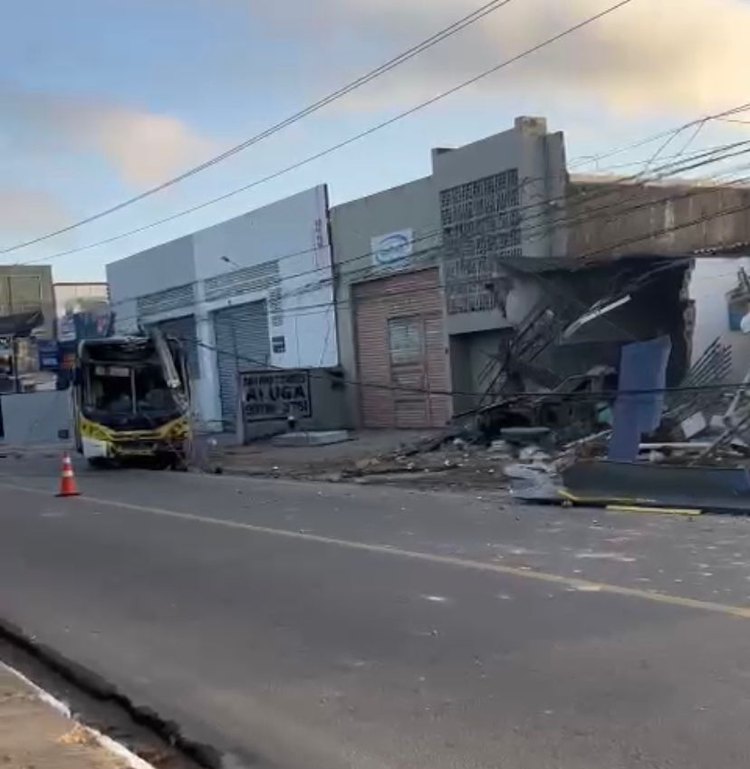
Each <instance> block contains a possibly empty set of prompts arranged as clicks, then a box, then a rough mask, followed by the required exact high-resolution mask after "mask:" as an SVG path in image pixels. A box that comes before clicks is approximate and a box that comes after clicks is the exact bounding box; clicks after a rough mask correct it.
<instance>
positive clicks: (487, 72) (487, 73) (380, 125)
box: [0, 0, 633, 255]
mask: <svg viewBox="0 0 750 769" xmlns="http://www.w3.org/2000/svg"><path fill="white" fill-rule="evenodd" d="M631 2H633V0H619V2H617V3H615V4H614V5H611V6H610V7H609V8H605V9H604V10H603V11H600V12H599V13H597V14H595V15H593V16H590V17H588V18H586V19H584V20H583V21H581V22H578V23H577V24H574V25H573V26H571V27H568V28H567V29H565V30H563V31H562V32H559V33H557V34H556V35H553V36H552V37H549V38H547V39H546V40H543V41H542V42H540V43H537V44H536V45H534V46H532V47H531V48H527V49H526V50H524V51H522V52H521V53H519V54H516V55H515V56H512V57H511V58H509V59H505V60H504V61H502V62H500V63H499V64H496V65H495V66H493V67H490V68H489V69H487V70H485V71H484V72H481V73H479V74H478V75H475V76H473V77H471V78H469V79H468V80H464V81H463V82H462V83H459V84H458V85H456V86H453V87H452V88H449V89H448V90H446V91H442V92H441V93H439V94H437V95H436V96H433V97H432V98H430V99H427V100H426V101H423V102H420V103H419V104H417V105H415V106H414V107H411V108H409V109H408V110H405V111H403V112H400V113H398V114H397V115H394V116H393V117H391V118H388V119H387V120H384V121H382V122H380V123H378V124H376V125H374V126H371V127H370V128H368V129H366V130H364V131H361V132H360V133H358V134H355V135H353V136H350V137H349V138H348V139H345V140H343V141H340V142H337V143H336V144H334V145H331V146H329V147H327V148H326V149H324V150H321V151H320V152H317V153H315V154H314V155H310V156H308V157H306V158H303V159H302V160H299V161H297V162H295V163H292V164H291V165H289V166H286V167H285V168H282V169H281V170H279V171H276V172H274V173H272V174H268V175H267V176H264V177H262V178H260V179H257V180H255V181H254V182H251V183H250V184H246V185H244V186H242V187H239V188H237V189H235V190H232V191H231V192H228V193H225V194H223V195H220V196H219V197H217V198H214V199H212V200H209V201H206V202H204V203H201V204H199V205H196V206H193V207H191V208H188V209H186V210H184V211H181V212H178V213H176V214H173V215H172V216H169V217H166V218H164V219H161V220H159V221H158V222H154V223H151V224H149V225H145V226H143V227H139V228H136V229H135V230H131V231H130V232H128V233H125V234H123V235H121V236H117V237H116V238H110V239H108V240H107V241H104V242H102V243H99V244H98V245H104V244H105V243H111V242H112V241H113V240H116V239H119V237H126V236H127V235H134V234H137V233H139V232H143V231H144V230H147V229H150V228H152V227H155V226H157V225H159V224H165V223H166V222H170V221H173V220H174V219H178V218H180V217H182V216H186V215H187V214H191V213H194V212H195V211H199V210H201V209H203V208H206V207H207V206H210V205H213V204H214V203H218V202H220V201H223V200H226V199H227V198H230V197H233V196H234V195H238V194H239V193H241V192H245V191H247V190H249V189H252V188H254V187H257V186H259V185H261V184H265V183H267V182H269V181H272V180H274V179H277V178H279V177H280V176H284V175H285V174H287V173H290V172H291V171H295V170H297V169H298V168H302V167H303V166H306V165H308V164H310V163H312V162H313V161H315V160H319V159H320V158H323V157H326V156H327V155H330V154H332V153H334V152H337V151H338V150H340V149H343V148H344V147H347V146H349V145H350V144H353V143H355V142H357V141H359V140H361V139H364V138H365V137H367V136H370V135H372V134H374V133H376V132H377V131H381V130H382V129H384V128H386V127H388V126H390V125H393V124H394V123H397V122H400V121H401V120H404V119H405V118H407V117H410V116H411V115H413V114H415V113H417V112H419V111H421V110H423V109H425V108H426V107H429V106H432V105H433V104H436V103H438V102H440V101H442V100H443V99H446V98H448V97H449V96H452V95H453V94H454V93H457V92H458V91H461V90H463V89H464V88H468V87H469V86H471V85H474V84H476V83H478V82H480V81H481V80H483V79H484V78H486V77H489V76H490V75H493V74H495V73H496V72H498V71H500V70H501V69H504V68H505V67H508V66H510V65H511V64H515V63H516V62H517V61H520V60H521V59H523V58H525V57H527V56H530V55H531V54H534V53H536V52H537V51H539V50H541V49H543V48H545V47H547V46H548V45H552V44H553V43H556V42H557V41H559V40H561V39H563V38H565V37H568V36H569V35H572V34H574V33H575V32H578V31H579V30H580V29H582V28H584V27H586V26H588V25H590V24H593V23H594V22H596V21H598V20H600V19H602V18H603V17H605V16H608V15H609V14H611V13H614V12H615V11H617V10H619V9H620V8H622V7H624V6H626V5H628V4H630V3H631ZM269 130H270V129H269ZM188 173H190V172H188ZM183 177H184V175H183ZM183 177H177V178H176V179H175V180H172V181H170V182H168V183H165V184H163V185H160V186H159V187H156V188H153V190H151V191H147V192H144V193H141V195H139V196H136V197H134V198H131V199H130V200H129V201H125V202H123V203H120V204H118V205H117V206H113V207H111V208H109V209H107V210H105V211H102V212H100V213H98V214H94V215H92V216H90V217H87V218H86V219H84V220H81V221H79V222H76V223H74V224H71V225H68V226H67V227H64V228H61V229H59V230H56V231H55V232H51V233H47V234H46V235H41V236H39V237H37V238H34V239H32V240H28V241H26V242H24V243H19V244H16V245H15V246H11V247H9V248H5V249H0V255H2V254H8V253H11V252H13V251H17V250H19V249H21V248H26V247H27V246H31V245H34V244H36V243H40V242H42V241H44V240H48V239H49V238H52V237H55V236H56V235H60V234H62V233H64V232H69V231H70V230H72V229H74V228H76V227H80V226H81V225H83V224H88V223H89V222H92V221H94V220H96V219H101V218H102V217H104V216H107V215H108V214H111V213H114V212H115V211H118V210H120V209H121V208H124V207H125V206H126V205H130V204H131V203H132V202H136V201H137V200H141V199H142V198H143V197H145V196H148V195H150V194H153V193H154V192H156V191H158V190H160V189H163V188H164V186H165V185H166V186H168V185H169V184H173V183H176V181H180V180H181V179H182V178H183ZM89 247H93V246H89ZM87 248H88V247H87ZM70 253H76V249H71V251H69V252H68V253H67V254H65V255H69V254H70Z"/></svg>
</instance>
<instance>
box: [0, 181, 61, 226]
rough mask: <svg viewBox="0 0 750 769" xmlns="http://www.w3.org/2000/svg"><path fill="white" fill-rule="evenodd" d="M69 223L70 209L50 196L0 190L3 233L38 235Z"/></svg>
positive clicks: (12, 188) (34, 192)
mask: <svg viewBox="0 0 750 769" xmlns="http://www.w3.org/2000/svg"><path fill="white" fill-rule="evenodd" d="M69 222H70V216H69V213H68V211H67V209H66V208H65V207H64V206H63V205H62V203H60V202H59V201H58V200H57V199H56V198H55V197H53V196H52V195H50V194H49V193H47V192H43V191H41V190H33V189H24V188H14V187H5V188H4V187H0V232H3V233H6V232H7V233H11V234H15V235H36V234H38V233H41V232H47V231H49V230H51V229H55V228H58V227H63V226H64V225H66V224H68V223H69Z"/></svg>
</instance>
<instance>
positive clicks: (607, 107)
mask: <svg viewBox="0 0 750 769" xmlns="http://www.w3.org/2000/svg"><path fill="white" fill-rule="evenodd" d="M613 3H614V0H511V2H509V3H508V4H507V5H506V6H504V7H502V8H500V9H499V10H497V11H495V12H493V13H492V14H490V15H489V16H487V17H486V18H484V19H483V20H481V21H479V22H477V23H476V24H474V25H472V26H471V27H469V28H468V29H466V30H464V31H462V32H460V33H459V34H457V35H455V36H454V37H452V38H450V39H449V40H447V41H445V42H443V43H441V44H439V45H437V46H435V47H434V48H432V49H431V50H430V51H429V52H427V53H425V54H422V55H421V56H419V57H417V58H415V59H414V60H412V61H410V62H409V63H407V64H405V65H403V66H401V67H398V68H397V69H395V70H394V71H392V72H390V73H388V74H387V75H385V76H383V77H382V78H378V79H377V80H376V81H374V82H372V83H370V84H368V85H367V86H365V87H363V88H361V89H358V90H357V91H355V92H354V93H352V94H350V95H348V96H347V97H345V98H343V99H341V100H339V101H337V102H335V103H334V104H332V105H330V106H328V107H327V108H325V109H324V110H321V111H320V112H318V113H316V114H315V115H313V116H310V117H308V118H306V119H304V120H302V121H300V122H298V123H296V124H295V125H293V126H290V127H289V128H286V129H285V130H283V131H281V132H278V133H276V134H274V135H273V136H271V137H269V138H268V139H267V140H264V141H263V142H260V143H258V144H256V145H254V146H253V147H250V148H248V149H247V150H245V151H243V152H242V153H241V154H239V155H236V156H234V157H232V158H230V159H228V160H225V161H224V162H222V163H219V164H217V165H216V166H214V167H212V168H211V169H209V170H207V171H205V172H203V173H200V174H197V175H196V176H194V177H192V178H190V179H189V180H186V181H185V182H183V183H180V184H178V185H175V186H174V187H171V188H169V189H167V190H165V191H163V192H160V193H158V194H157V195H154V196H152V197H149V198H147V199H145V200H143V201H141V202H139V203H137V204H135V205H133V206H129V207H127V208H125V209H123V210H121V211H118V212H117V213H116V214H113V215H111V216H107V217H105V218H103V219H101V220H98V221H96V222H92V223H90V224H88V225H85V226H82V227H79V228H76V229H74V230H72V231H70V232H67V233H64V234H62V235H59V236H57V237H55V238H53V239H50V240H48V241H45V242H44V243H40V244H37V245H35V246H30V247H27V248H24V249H20V250H17V251H12V252H11V253H7V254H5V255H3V256H0V263H3V264H9V263H21V264H26V263H35V262H47V261H48V262H49V263H50V264H52V265H53V268H54V276H55V280H64V281H72V280H84V281H85V280H102V279H103V278H104V265H105V264H106V263H108V262H111V261H113V260H116V259H120V258H122V257H124V256H128V255H130V254H132V253H136V252H138V251H141V250H143V249H145V248H149V247H151V246H153V245H156V244H158V243H161V242H165V241H168V240H172V239H174V238H176V237H179V236H181V235H184V234H186V233H189V232H193V231H195V230H198V229H201V228H202V227H205V226H208V225H211V224H214V223H216V222H219V221H223V220H225V219H228V218H230V217H232V216H236V215H238V214H241V213H243V212H245V211H249V210H252V209H254V208H258V207H260V206H262V205H265V204H267V203H271V202H273V201H275V200H278V199H280V198H283V197H286V196H288V195H291V194H294V193H296V192H299V191H300V190H303V189H307V188H309V187H311V186H313V185H315V184H319V183H323V182H325V183H327V184H328V185H329V191H330V197H331V202H332V203H333V204H335V203H340V202H344V201H346V200H351V199H354V198H356V197H360V196H362V195H367V194H371V193H373V192H377V191H379V190H381V189H385V188H387V187H390V186H394V185H397V184H402V183H404V182H407V181H409V180H411V179H414V178H417V177H420V176H424V175H427V174H429V172H430V148H431V147H433V146H458V145H461V144H465V143H467V142H470V141H474V140H476V139H480V138H482V137H484V136H488V135H490V134H493V133H496V132H498V131H502V130H505V129H507V128H510V127H511V126H512V123H513V119H514V117H515V116H517V115H538V116H544V117H546V118H547V120H548V124H549V127H550V129H551V130H562V131H564V133H565V140H566V146H567V152H568V157H569V159H571V166H572V170H575V171H578V172H581V171H591V172H594V171H599V172H622V169H627V168H637V167H638V166H637V165H633V166H630V167H628V166H624V165H621V164H625V163H631V164H637V163H639V162H641V161H644V160H646V159H647V158H648V157H649V156H650V155H651V154H653V152H654V150H656V149H658V147H659V144H658V143H656V144H651V145H645V146H644V147H642V148H639V149H638V150H633V151H631V152H628V153H625V154H624V155H619V156H616V157H614V158H611V159H608V160H606V161H604V162H603V163H599V164H596V163H593V162H587V161H586V158H587V157H590V156H592V155H596V154H598V153H602V152H607V151H609V150H611V149H613V148H616V147H618V146H622V145H627V144H630V143H633V142H637V141H638V140H640V139H642V138H645V137H648V136H651V135H653V134H655V133H658V132H659V131H662V130H664V129H667V128H672V127H675V126H678V125H680V124H682V123H685V122H687V121H690V120H695V119H697V118H700V117H702V116H704V115H708V114H712V113H715V112H718V111H721V110H725V109H728V108H731V107H734V106H737V105H740V104H743V103H745V102H750V86H748V72H750V68H749V65H748V55H747V40H748V39H750V0H631V2H630V3H629V4H628V5H626V6H625V7H623V8H621V9H619V10H617V11H615V12H614V13H612V14H610V15H609V16H607V17H606V18H604V19H602V20H600V21H598V22H596V23H594V24H592V25H590V26H588V27H586V28H585V29H582V30H579V31H578V32H576V33H575V34H573V35H571V36H570V37H568V38H566V39H564V40H561V41H559V42H557V43H555V44H553V45H550V46H548V47H546V48H545V49H543V50H542V51H539V52H537V53H535V54H532V55H530V56H528V57H525V58H524V59H522V60H521V61H519V62H517V63H515V64H513V65H511V66H508V67H507V68H505V69H503V70H501V71H500V72H498V73H497V74H495V75H493V76H491V77H489V78H486V79H484V80H482V81H481V82H480V83H478V84H476V85H474V86H472V87H470V88H466V89H463V90H461V91H460V92H459V93H457V94H454V95H453V96H450V97H449V98H447V99H445V100H443V101H441V102H439V103H438V104H436V105H433V106H431V107H429V108H427V109H425V110H423V111H421V112H419V113H417V114H415V115H412V116H410V117H408V118H406V119H404V120H402V121H399V122H397V123H395V124H393V125H391V126H389V127H388V128H386V129H384V130H382V131H378V132H376V133H374V134H372V135H371V136H369V137H367V138H365V139H363V140H362V141H359V142H356V143H354V144H352V145H350V146H348V147H346V148H344V149H342V150H340V151H338V152H335V153H332V154H330V155H327V156H326V157H324V158H321V159H319V160H316V161H314V162H312V163H309V164H307V165H305V166H304V167H302V168H300V169H298V170H296V171H293V172H291V173H288V174H284V175H282V176H280V177H279V178H277V179H274V180H273V181H270V182H268V183H263V184H260V185H258V186H255V187H253V188H252V189H250V190H248V191H246V192H243V193H241V194H238V195H235V196H233V197H231V198H229V199H227V200H224V201H222V202H221V203H218V204H215V205H212V206H208V207H206V208H203V209H202V210H200V211H199V212H195V213H193V214H190V215H188V216H184V217H181V218H178V219H176V220H174V221H171V222H169V223H168V224H164V225H160V226H157V227H153V228H151V229H148V230H147V231H145V232H143V233H140V234H138V235H134V236H129V237H126V238H121V239H119V240H116V241H114V242H111V243H109V244H107V245H103V246H98V247H95V248H90V249H85V250H82V251H79V252H77V253H75V254H70V255H67V256H60V254H62V253H64V252H66V251H69V250H71V249H78V248H81V247H84V246H87V245H88V244H91V243H96V242H97V241H100V240H103V239H108V238H111V237H113V236H116V235H118V234H119V233H122V232H126V231H128V230H131V229H134V228H138V227H142V226H144V225H147V224H150V223H151V222H154V221H157V220H159V219H161V218H164V217H168V216H171V215H172V214H175V213H177V212H180V211H182V210H184V209H187V208H190V207H192V206H195V205H199V204H200V203H203V202H204V201H207V200H210V199H211V198H214V197H217V196H219V195H222V194H224V193H226V192H229V191H231V190H234V189H236V188H238V187H241V186H243V185H247V184H250V183H251V182H253V181H254V180H256V179H260V178H262V177H264V176H267V175H268V174H272V173H274V172H276V171H278V170H280V169H282V168H284V167H286V166H288V165H291V164H293V163H295V162H297V161H299V160H301V159H304V158H305V157H307V156H309V155H312V154H315V153H317V152H319V151H321V150H322V149H325V148H326V147H328V146H330V145H333V144H335V143H337V142H339V141H341V140H344V139H346V138H347V137H349V136H351V135H353V134H356V133H358V132H360V131H363V130H365V129H366V128H368V127H370V126H372V125H374V124H376V123H379V122H381V121H383V120H386V119H387V118H389V117H391V116H392V115H394V114H396V113H399V112H401V111H403V110H406V109H409V108H410V107H412V106H414V105H415V104H417V103H419V102H421V101H424V100H426V99H429V98H431V97H432V96H434V95H435V94H437V93H439V92H441V91H444V90H446V89H448V88H451V87H452V86H454V85H456V84H458V83H460V82H462V81H463V80H466V79H468V78H470V77H472V76H473V75H475V74H477V73H478V72H480V71H482V70H485V69H488V68H489V67H491V66H493V65H495V64H497V63H499V62H501V61H503V60H505V59H508V58H510V57H512V56H514V55H516V54H518V53H520V52H521V51H523V50H525V49H526V48H529V47H531V46H533V45H535V44H537V43H539V42H541V41H542V40H544V39H546V38H548V37H550V36H552V35H555V34H556V33H558V32H560V31H562V30H563V29H565V28H567V27H569V26H571V25H573V24H575V23H577V22H579V21H582V20H583V19H585V18H587V17H589V16H591V15H593V14H595V13H597V12H599V11H602V10H604V9H605V8H607V7H609V6H610V5H612V4H613ZM482 4H483V0H314V2H310V0H286V1H285V2H284V3H269V2H267V1H266V0H127V2H126V1H125V0H67V2H61V1H60V0H4V2H3V14H2V16H3V19H2V25H0V250H1V249H5V248H10V247H12V246H14V245H15V244H17V243H20V242H24V241H26V240H29V239H32V238H34V237H38V236H40V235H44V234H45V233H47V232H50V231H53V230H56V229H59V228H61V227H65V226H67V225H69V224H71V223H74V222H77V221H79V220H81V219H83V218H86V217H87V216H89V215H91V214H94V213H96V212H98V211H100V210H102V209H105V208H108V207H110V206H112V205H115V204H117V203H119V202H120V201H122V200H125V199H128V198H130V197H132V196H134V195H137V194H138V193H140V192H142V191H143V190H146V189H148V188H150V187H152V186H154V185H156V184H159V183H161V182H163V181H164V180H166V179H169V178H171V177H173V176H175V175H177V174H179V173H181V172H183V171H184V170H186V169H188V168H190V167H192V166H193V165H195V164H198V163H201V162H203V161H205V160H207V159H208V158H210V157H212V156H214V155H217V154H219V153H221V152H222V151H224V150H226V149H227V148H229V147H231V146H234V145H235V144H237V143H239V142H242V141H243V140H245V139H247V138H249V137H251V136H253V135H255V134H256V133H258V132H260V131H262V130H263V129H265V128H267V127H269V126H271V125H273V124H275V123H277V122H279V121H280V120H283V119H284V118H286V117H287V116H289V115H290V114H292V113H294V112H296V111H297V110H299V109H301V108H303V107H305V106H307V105H308V104H310V103H312V102H314V101H316V100H317V99H319V98H320V97H322V96H325V95H326V94H328V93H329V92H331V91H333V90H336V89H337V88H339V87H340V86H342V85H344V84H346V83H348V82H350V81H351V80H353V79H355V78H357V77H358V76H359V75H361V74H363V73H364V72H367V71H368V70H370V69H372V68H374V67H376V66H378V65H380V64H381V63H383V62H385V61H387V60H388V59H390V58H391V57H393V56H395V55H397V54H399V53H401V52H402V51H404V50H406V49H408V48H410V47H411V46H412V45H414V44H416V43H418V42H420V41H422V40H423V39H425V38H426V37H428V36H430V35H431V34H433V33H435V32H436V31H438V30H440V29H441V28H443V27H444V26H446V25H447V24H449V23H451V22H453V21H455V20H457V19H458V18H460V17H462V16H463V15H465V14H467V13H469V12H471V11H473V10H475V9H476V8H478V7H479V6H480V5H482ZM736 118H737V119H740V120H742V119H746V120H748V121H750V111H748V112H746V113H743V114H740V115H737V116H736ZM743 139H750V122H748V123H740V122H733V123H729V122H711V123H709V124H707V125H705V126H704V127H702V128H701V130H700V132H699V134H698V135H695V136H693V131H692V129H691V131H690V132H688V131H685V132H683V133H682V134H678V135H677V136H676V138H675V139H674V143H673V144H672V146H671V148H670V149H669V150H665V156H667V155H668V154H669V152H670V151H672V149H673V150H674V151H675V152H677V151H679V150H680V149H681V147H682V146H687V144H688V142H689V144H690V151H691V152H692V151H696V150H699V149H700V148H701V147H703V146H706V147H708V146H713V145H716V144H720V143H723V142H730V141H740V140H743ZM639 153H640V154H639Z"/></svg>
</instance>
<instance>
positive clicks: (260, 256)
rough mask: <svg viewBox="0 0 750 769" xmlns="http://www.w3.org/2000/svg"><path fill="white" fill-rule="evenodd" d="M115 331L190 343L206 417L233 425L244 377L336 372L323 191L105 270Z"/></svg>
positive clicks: (319, 189) (192, 367)
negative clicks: (158, 332) (277, 371)
mask: <svg viewBox="0 0 750 769" xmlns="http://www.w3.org/2000/svg"><path fill="white" fill-rule="evenodd" d="M107 280H108V282H109V287H110V298H111V302H112V308H113V311H114V312H115V329H116V332H117V333H131V332H134V331H136V330H137V329H138V328H139V327H144V326H146V325H149V324H156V323H158V324H159V325H160V326H161V327H162V328H164V329H165V330H166V331H167V332H168V333H171V334H174V335H175V336H177V337H180V338H181V339H183V341H185V342H186V346H187V348H188V360H189V364H190V376H191V380H192V385H193V395H194V400H195V402H196V411H197V416H198V418H199V419H200V420H201V421H202V422H204V423H206V424H207V425H211V426H213V427H214V428H216V429H218V427H219V425H223V427H224V429H225V430H232V429H233V428H234V426H235V415H236V410H237V409H236V407H237V376H238V373H239V372H240V371H246V370H251V369H258V368H260V369H264V368H287V369H297V368H326V367H331V366H336V365H337V364H338V342H337V336H336V321H335V312H334V302H333V277H332V266H331V248H330V244H329V238H328V193H327V188H326V187H325V185H321V186H318V187H315V188H313V189H311V190H307V191H305V192H301V193H299V194H297V195H294V196H292V197H289V198H286V199H284V200H281V201H278V202H276V203H273V204H271V205H269V206H266V207H264V208H260V209H258V210H256V211H251V212H250V213H247V214H244V215H242V216H239V217H237V218H235V219H230V220H229V221H226V222H223V223H221V224H217V225H215V226H213V227H209V228H208V229H205V230H201V231H199V232H196V233H194V234H192V235H188V236H186V237H183V238H180V239H178V240H175V241H172V242H170V243H165V244H163V245H161V246H157V247H155V248H152V249H149V250H148V251H143V252H141V253H138V254H135V255H133V256H130V257H127V258H126V259H122V260H120V261H117V262H114V263H112V264H109V265H107Z"/></svg>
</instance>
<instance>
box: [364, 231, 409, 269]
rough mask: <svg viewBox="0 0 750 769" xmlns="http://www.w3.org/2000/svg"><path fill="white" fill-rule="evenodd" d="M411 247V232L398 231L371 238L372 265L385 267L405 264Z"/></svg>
mask: <svg viewBox="0 0 750 769" xmlns="http://www.w3.org/2000/svg"><path fill="white" fill-rule="evenodd" d="M413 245H414V231H413V230H400V231H399V232H390V233H388V234H387V235H381V236H379V237H377V238H373V239H372V241H371V243H370V248H371V250H372V261H373V264H375V265H376V266H380V267H386V266H395V265H398V264H400V263H401V262H405V261H406V260H407V259H408V258H409V257H410V256H411V255H412V251H413Z"/></svg>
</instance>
